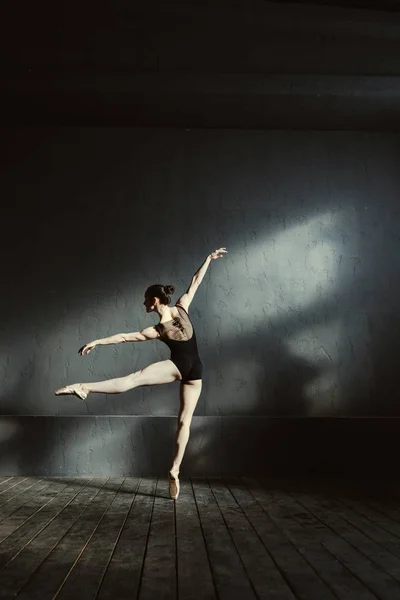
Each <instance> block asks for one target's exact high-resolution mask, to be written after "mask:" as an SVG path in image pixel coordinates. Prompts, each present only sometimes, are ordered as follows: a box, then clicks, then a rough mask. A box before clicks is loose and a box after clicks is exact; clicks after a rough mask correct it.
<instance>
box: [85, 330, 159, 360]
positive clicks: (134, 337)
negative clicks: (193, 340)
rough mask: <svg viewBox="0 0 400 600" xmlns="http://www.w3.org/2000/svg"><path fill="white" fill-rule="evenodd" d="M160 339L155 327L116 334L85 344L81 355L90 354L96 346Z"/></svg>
mask: <svg viewBox="0 0 400 600" xmlns="http://www.w3.org/2000/svg"><path fill="white" fill-rule="evenodd" d="M158 337H160V334H159V332H158V331H157V329H156V328H155V327H146V329H142V331H135V332H133V333H116V334H115V335H111V336H110V337H107V338H102V339H100V340H94V341H93V342H90V343H89V344H85V345H84V346H82V348H80V349H79V354H81V355H82V356H83V355H84V354H89V352H90V351H91V350H93V348H95V347H96V346H106V345H107V344H122V343H123V342H146V341H147V340H155V339H157V338H158Z"/></svg>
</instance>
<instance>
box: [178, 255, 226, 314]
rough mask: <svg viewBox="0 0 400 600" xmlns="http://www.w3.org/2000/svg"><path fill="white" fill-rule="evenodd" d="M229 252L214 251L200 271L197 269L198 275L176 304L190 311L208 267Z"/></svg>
mask: <svg viewBox="0 0 400 600" xmlns="http://www.w3.org/2000/svg"><path fill="white" fill-rule="evenodd" d="M227 252H228V251H227V249H226V248H219V249H218V250H214V252H211V254H209V255H208V256H207V258H206V259H205V261H204V262H203V264H202V265H201V267H200V268H199V269H197V271H196V273H195V274H194V275H193V277H192V281H191V282H190V285H189V287H188V289H187V291H186V292H185V293H184V294H183V295H182V296H181V297H180V298H179V300H178V301H177V302H176V304H181V305H182V306H183V308H184V309H185V310H188V308H189V306H190V303H191V302H192V300H193V296H194V295H195V293H196V292H197V288H198V287H199V285H200V283H201V282H202V281H203V278H204V275H205V274H206V271H207V269H208V266H209V264H210V262H211V261H212V260H216V259H217V258H222V257H223V256H224V254H226V253H227Z"/></svg>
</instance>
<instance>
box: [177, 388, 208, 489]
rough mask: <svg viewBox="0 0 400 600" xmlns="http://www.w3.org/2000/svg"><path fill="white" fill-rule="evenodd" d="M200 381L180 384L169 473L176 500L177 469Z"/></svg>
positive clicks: (183, 449) (198, 393)
mask: <svg viewBox="0 0 400 600" xmlns="http://www.w3.org/2000/svg"><path fill="white" fill-rule="evenodd" d="M202 385H203V383H202V381H201V379H197V380H194V381H190V382H187V383H181V386H180V402H181V407H180V411H179V416H178V430H177V433H176V440H175V455H174V461H173V463H172V467H171V470H170V472H169V493H170V496H171V498H173V499H174V500H176V499H177V497H178V495H179V469H180V466H181V462H182V459H183V455H184V453H185V449H186V445H187V443H188V440H189V434H190V424H191V422H192V417H193V413H194V409H195V408H196V405H197V401H198V399H199V397H200V394H201V388H202Z"/></svg>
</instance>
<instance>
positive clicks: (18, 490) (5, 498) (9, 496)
mask: <svg viewBox="0 0 400 600" xmlns="http://www.w3.org/2000/svg"><path fill="white" fill-rule="evenodd" d="M38 481H41V480H38V478H37V477H27V478H26V479H24V480H23V481H22V482H21V483H20V484H19V485H16V486H15V487H12V488H10V489H8V490H6V491H5V492H4V493H3V494H1V495H0V510H1V509H2V507H3V506H4V505H6V504H7V503H8V502H10V501H11V500H13V499H14V498H17V497H18V496H19V495H20V494H23V493H24V492H26V491H28V490H29V489H30V488H31V487H32V486H33V485H35V483H37V482H38Z"/></svg>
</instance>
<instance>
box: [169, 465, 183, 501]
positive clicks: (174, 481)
mask: <svg viewBox="0 0 400 600" xmlns="http://www.w3.org/2000/svg"><path fill="white" fill-rule="evenodd" d="M168 481H169V495H170V496H171V498H172V500H177V499H178V496H179V490H180V484H179V471H176V470H174V469H171V470H170V472H169V473H168Z"/></svg>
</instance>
